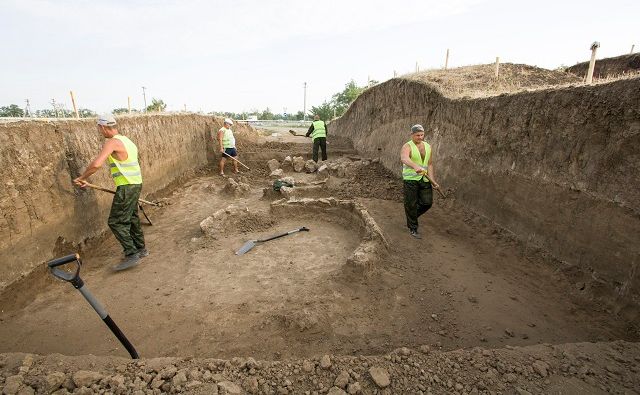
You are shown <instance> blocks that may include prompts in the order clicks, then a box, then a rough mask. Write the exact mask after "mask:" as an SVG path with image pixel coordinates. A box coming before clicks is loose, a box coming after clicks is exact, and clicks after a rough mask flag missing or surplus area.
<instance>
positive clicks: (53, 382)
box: [45, 372, 65, 392]
mask: <svg viewBox="0 0 640 395" xmlns="http://www.w3.org/2000/svg"><path fill="white" fill-rule="evenodd" d="M64 379H65V374H64V373H62V372H53V373H49V374H48V375H47V377H46V378H45V381H46V383H47V391H49V392H53V391H55V390H57V389H58V388H60V387H61V386H62V383H64Z"/></svg>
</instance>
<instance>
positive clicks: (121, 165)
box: [73, 114, 149, 270]
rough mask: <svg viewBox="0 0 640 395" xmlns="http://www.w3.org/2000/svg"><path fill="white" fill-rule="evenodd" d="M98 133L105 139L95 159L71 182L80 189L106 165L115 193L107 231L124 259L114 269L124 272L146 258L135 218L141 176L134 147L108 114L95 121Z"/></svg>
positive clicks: (138, 220)
mask: <svg viewBox="0 0 640 395" xmlns="http://www.w3.org/2000/svg"><path fill="white" fill-rule="evenodd" d="M98 131H99V132H100V133H101V134H102V135H103V136H104V138H106V139H107V141H106V142H105V143H104V145H103V146H102V150H101V151H100V153H99V154H98V156H97V157H96V158H95V159H94V160H93V162H91V163H90V164H89V165H88V166H87V169H86V170H85V171H84V173H82V175H81V176H80V177H78V178H76V179H74V180H73V182H74V183H75V184H76V185H78V186H80V187H82V188H84V187H86V183H87V178H89V176H91V175H92V174H93V173H95V172H96V171H98V169H100V167H101V166H102V165H103V164H104V162H105V161H107V160H108V161H109V168H110V171H111V177H112V178H113V181H114V183H115V184H116V193H115V195H114V196H113V202H112V203H111V212H110V213H109V221H108V223H109V228H111V231H112V232H113V234H114V236H115V237H116V239H118V241H119V242H120V244H121V245H122V248H123V250H124V259H123V260H122V261H121V262H120V263H119V264H118V265H116V266H115V267H114V269H115V270H124V269H128V268H130V267H132V266H135V265H137V264H138V262H139V260H140V258H144V257H145V256H147V255H149V251H147V249H146V248H145V244H144V235H143V233H142V227H141V226H140V218H138V199H139V198H140V191H141V190H142V172H141V170H140V164H139V163H138V147H136V145H135V144H134V143H133V142H132V141H131V140H130V139H129V138H128V137H126V136H123V135H121V134H119V133H118V130H117V129H116V119H115V118H114V117H113V115H111V114H105V115H102V116H100V117H99V118H98Z"/></svg>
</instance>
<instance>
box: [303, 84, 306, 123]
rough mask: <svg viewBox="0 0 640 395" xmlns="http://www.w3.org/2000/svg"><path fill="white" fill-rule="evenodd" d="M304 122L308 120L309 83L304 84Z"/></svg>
mask: <svg viewBox="0 0 640 395" xmlns="http://www.w3.org/2000/svg"><path fill="white" fill-rule="evenodd" d="M302 120H303V121H306V120H307V83H306V82H305V83H304V107H303V108H302Z"/></svg>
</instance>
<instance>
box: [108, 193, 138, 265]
mask: <svg viewBox="0 0 640 395" xmlns="http://www.w3.org/2000/svg"><path fill="white" fill-rule="evenodd" d="M141 190H142V184H132V185H120V186H118V187H117V188H116V194H115V196H114V197H113V203H111V212H110V213H109V222H108V223H109V228H111V231H112V232H113V235H114V236H115V237H116V239H118V241H119V242H120V244H121V245H122V248H123V249H124V254H125V255H131V254H135V252H136V251H137V250H139V249H141V248H144V235H143V234H142V226H141V225H140V218H139V217H138V199H139V198H140V191H141Z"/></svg>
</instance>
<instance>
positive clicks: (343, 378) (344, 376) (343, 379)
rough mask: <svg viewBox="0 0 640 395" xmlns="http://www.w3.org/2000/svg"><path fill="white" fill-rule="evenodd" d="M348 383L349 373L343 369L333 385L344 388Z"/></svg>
mask: <svg viewBox="0 0 640 395" xmlns="http://www.w3.org/2000/svg"><path fill="white" fill-rule="evenodd" d="M347 384H349V373H348V372H347V371H345V370H343V371H341V372H340V374H338V377H336V380H335V382H334V383H333V385H335V386H336V387H340V388H342V389H344V388H346V387H347Z"/></svg>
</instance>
